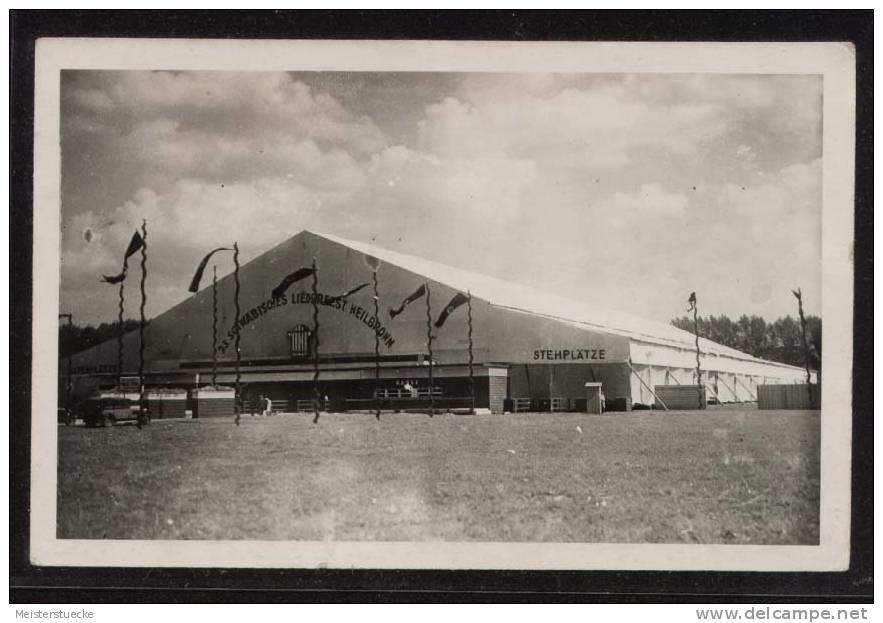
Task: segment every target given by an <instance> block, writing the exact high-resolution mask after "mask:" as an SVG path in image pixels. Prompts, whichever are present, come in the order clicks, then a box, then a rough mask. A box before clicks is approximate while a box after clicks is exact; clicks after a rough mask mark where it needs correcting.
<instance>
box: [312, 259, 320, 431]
mask: <svg viewBox="0 0 883 623" xmlns="http://www.w3.org/2000/svg"><path fill="white" fill-rule="evenodd" d="M312 267H313V287H312V291H313V296H312V299H313V413H314V415H313V424H315V423H316V422H318V421H319V397H320V393H319V270H318V269H317V268H316V258H315V257H314V258H313V264H312Z"/></svg>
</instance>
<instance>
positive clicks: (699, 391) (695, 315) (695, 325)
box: [690, 292, 702, 409]
mask: <svg viewBox="0 0 883 623" xmlns="http://www.w3.org/2000/svg"><path fill="white" fill-rule="evenodd" d="M690 298H691V299H692V301H691V305H692V307H693V334H694V335H695V337H696V385H697V386H698V389H697V394H698V396H699V408H700V409H701V408H702V366H701V364H700V361H699V355H700V353H701V351H700V350H699V309H698V307H697V305H696V293H695V292H694V293H693V294H692V295H691V296H690Z"/></svg>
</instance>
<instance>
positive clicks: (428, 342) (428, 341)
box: [426, 283, 435, 417]
mask: <svg viewBox="0 0 883 623" xmlns="http://www.w3.org/2000/svg"><path fill="white" fill-rule="evenodd" d="M426 350H427V351H428V354H429V417H432V416H433V414H434V413H435V395H434V394H433V391H432V387H433V384H434V381H433V378H432V302H431V301H430V291H429V284H428V283H427V284H426Z"/></svg>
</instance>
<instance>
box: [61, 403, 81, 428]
mask: <svg viewBox="0 0 883 623" xmlns="http://www.w3.org/2000/svg"><path fill="white" fill-rule="evenodd" d="M76 420H77V416H76V415H75V414H74V412H73V411H71V410H70V409H65V408H64V407H59V408H58V423H59V424H64V425H65V426H70V425H72V424H73V423H74V422H76Z"/></svg>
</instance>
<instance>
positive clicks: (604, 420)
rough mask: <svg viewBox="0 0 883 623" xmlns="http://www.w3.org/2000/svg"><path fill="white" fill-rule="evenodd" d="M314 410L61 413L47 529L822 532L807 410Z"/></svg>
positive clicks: (559, 536)
mask: <svg viewBox="0 0 883 623" xmlns="http://www.w3.org/2000/svg"><path fill="white" fill-rule="evenodd" d="M310 420H311V416H310V415H296V414H284V415H278V416H274V417H269V418H260V417H258V418H250V417H245V418H244V419H243V421H242V424H241V426H239V427H237V426H235V425H234V424H233V422H232V421H231V420H226V419H224V420H217V419H216V420H211V419H203V420H175V421H162V420H160V421H154V422H153V423H152V424H151V425H149V426H147V427H145V428H144V429H143V430H140V431H139V430H138V429H137V428H135V427H134V426H118V427H114V428H109V429H87V428H84V427H80V426H77V427H64V426H61V427H59V429H58V434H59V481H58V485H59V486H58V536H59V537H60V538H114V539H127V538H131V539H291V540H297V539H306V540H324V539H330V540H340V541H345V540H382V541H403V540H410V541H413V540H450V541H461V540H481V541H549V542H652V543H778V544H798V543H799V544H815V543H818V538H819V507H818V505H819V414H818V412H794V411H791V412H788V411H767V412H762V411H756V410H749V409H746V410H735V409H720V410H709V411H706V412H701V413H699V412H669V413H659V412H646V411H645V412H632V413H628V414H625V413H623V414H609V415H604V416H592V415H585V414H575V413H567V414H548V413H547V414H518V415H507V416H490V415H482V416H472V417H469V416H452V415H444V416H436V417H435V418H432V419H430V418H428V417H426V416H420V415H405V414H396V415H384V416H383V418H382V420H381V421H380V422H379V423H378V422H377V421H376V420H375V419H374V417H373V416H372V415H356V414H347V415H326V416H324V417H323V418H322V419H321V420H320V422H319V424H317V425H313V424H312V423H311V422H310ZM577 427H579V428H580V429H581V431H582V432H579V430H578V429H577Z"/></svg>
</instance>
